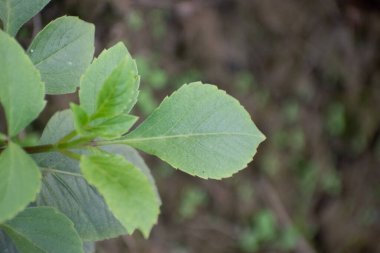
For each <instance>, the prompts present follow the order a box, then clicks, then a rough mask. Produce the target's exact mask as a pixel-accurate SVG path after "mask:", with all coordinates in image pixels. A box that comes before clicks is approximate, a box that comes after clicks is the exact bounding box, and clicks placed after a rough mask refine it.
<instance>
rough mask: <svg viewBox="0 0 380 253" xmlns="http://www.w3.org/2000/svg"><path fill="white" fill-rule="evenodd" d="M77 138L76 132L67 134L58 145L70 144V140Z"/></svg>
mask: <svg viewBox="0 0 380 253" xmlns="http://www.w3.org/2000/svg"><path fill="white" fill-rule="evenodd" d="M75 136H77V132H76V131H75V130H73V131H71V132H70V133H68V134H66V135H65V136H63V137H62V138H61V139H60V140H59V141H58V143H65V142H68V141H69V140H71V139H72V138H74V137H75Z"/></svg>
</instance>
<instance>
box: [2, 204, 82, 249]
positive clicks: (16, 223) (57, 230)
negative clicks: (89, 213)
mask: <svg viewBox="0 0 380 253" xmlns="http://www.w3.org/2000/svg"><path fill="white" fill-rule="evenodd" d="M0 226H1V228H2V229H3V230H4V231H5V232H6V233H7V235H8V236H9V237H10V238H11V239H12V242H13V243H14V244H15V246H16V248H17V249H18V251H19V252H20V253H67V252H70V253H83V244H82V241H81V240H80V238H79V235H78V233H77V232H76V231H75V229H74V226H73V223H72V222H71V221H70V220H69V219H68V218H67V217H66V216H64V215H63V214H61V213H59V212H58V211H56V210H55V209H54V208H50V207H33V208H27V209H25V210H24V211H23V212H21V213H20V214H18V215H17V216H16V217H15V218H13V219H12V220H10V221H8V222H6V223H4V224H2V225H0Z"/></svg>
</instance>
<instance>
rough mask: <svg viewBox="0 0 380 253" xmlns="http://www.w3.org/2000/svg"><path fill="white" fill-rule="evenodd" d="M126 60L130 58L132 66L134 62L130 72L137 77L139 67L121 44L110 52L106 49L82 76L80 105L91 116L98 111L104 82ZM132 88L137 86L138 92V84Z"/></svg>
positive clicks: (110, 49)
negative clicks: (98, 101) (98, 100)
mask: <svg viewBox="0 0 380 253" xmlns="http://www.w3.org/2000/svg"><path fill="white" fill-rule="evenodd" d="M125 58H128V59H129V61H130V62H131V64H132V62H133V66H132V69H131V70H130V71H131V72H132V76H137V75H138V74H137V67H136V66H135V63H134V61H133V59H132V58H131V56H130V54H129V52H128V50H127V48H126V47H125V46H124V44H123V43H121V42H119V43H118V44H116V45H114V46H113V47H111V48H109V49H108V50H107V49H105V50H104V51H103V52H102V53H101V54H100V55H99V57H98V58H96V59H94V61H93V62H92V64H91V65H90V66H89V67H88V69H87V70H86V72H85V73H84V75H83V76H82V79H81V82H80V90H79V98H80V105H81V106H82V107H83V108H84V109H85V111H86V112H87V113H88V114H89V115H92V114H94V113H95V111H96V106H97V98H98V94H99V91H100V90H101V88H102V86H103V84H104V82H105V81H106V80H107V79H108V78H109V76H110V75H111V73H112V72H113V71H114V70H115V68H116V67H117V66H119V65H120V63H121V61H122V60H124V59H125ZM137 81H138V80H137ZM132 86H134V87H136V86H137V87H136V90H137V89H138V82H137V84H133V85H132ZM131 98H132V97H131ZM132 99H133V98H132ZM135 99H136V98H135ZM127 112H128V111H126V113H127Z"/></svg>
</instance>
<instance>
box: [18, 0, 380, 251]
mask: <svg viewBox="0 0 380 253" xmlns="http://www.w3.org/2000/svg"><path fill="white" fill-rule="evenodd" d="M61 15H76V16H79V17H80V18H82V19H84V20H86V21H89V22H92V23H94V24H95V25H96V54H99V52H101V50H102V49H103V48H108V47H110V46H112V45H113V44H115V43H116V42H118V41H123V42H124V43H125V44H126V45H127V46H128V48H129V50H130V52H131V54H132V55H133V56H134V57H136V58H137V59H138V66H139V68H140V70H141V80H142V82H141V90H142V95H141V102H140V103H139V104H138V107H137V110H136V111H135V113H136V114H138V115H139V116H141V118H145V117H146V115H148V114H149V112H150V111H151V110H152V109H153V108H154V107H155V106H156V105H157V104H159V102H160V101H161V100H162V99H163V98H164V97H165V96H167V95H169V94H171V93H172V92H173V91H174V90H175V89H177V88H178V87H179V86H180V85H181V84H183V83H187V82H191V81H198V80H202V81H203V82H205V83H213V84H217V85H218V86H219V87H220V88H221V89H224V90H226V91H227V92H228V93H229V94H231V95H233V96H234V97H236V98H237V99H238V100H239V101H240V102H241V103H242V105H244V107H245V108H246V109H247V110H248V111H249V112H250V114H251V116H252V118H253V120H254V121H255V123H256V124H257V126H258V127H259V129H261V130H262V132H263V133H264V134H265V135H266V136H267V140H266V141H265V143H264V144H262V145H261V146H260V148H259V150H258V154H257V155H256V156H255V158H254V161H253V162H252V163H251V164H250V165H249V167H248V168H247V169H245V170H243V171H242V172H240V173H238V174H236V175H235V176H234V177H232V178H230V179H227V180H222V181H214V180H209V181H205V180H201V179H199V178H194V177H190V176H188V175H186V174H184V173H182V172H179V171H175V170H172V169H171V168H170V167H169V166H167V165H165V164H163V163H161V162H159V161H158V159H155V158H152V157H146V160H147V163H148V164H149V166H150V168H151V169H152V171H153V174H154V176H155V179H156V182H157V185H158V188H159V191H160V194H161V197H162V202H163V205H162V207H161V212H162V213H161V215H160V218H159V222H158V224H157V225H156V226H155V227H154V229H153V231H152V233H151V236H150V238H149V239H148V240H145V239H143V237H142V236H141V234H139V233H135V234H134V235H132V236H124V237H120V238H117V239H113V240H109V241H104V242H100V243H98V244H97V252H99V253H106V252H110V253H121V252H123V253H124V252H131V253H169V252H170V253H240V252H300V253H311V252H321V253H327V252H329V253H330V252H331V253H375V252H380V240H379V234H380V209H379V204H380V184H379V182H380V2H379V1H378V0H337V1H334V0H325V1H307V0H287V1H278V0H265V1H262V0H194V1H174V0H130V1H129V0H108V1H105V0H104V1H101V0H98V1H93V0H81V1H79V0H62V1H58V0H53V1H52V2H51V3H50V4H49V5H48V6H47V7H46V8H45V9H44V10H43V11H42V13H41V14H39V15H38V16H37V17H35V18H34V19H33V20H32V21H31V22H29V23H28V24H27V26H26V27H24V28H23V30H22V31H21V32H20V34H19V39H20V40H21V41H22V43H23V44H24V45H25V46H26V45H28V43H29V42H30V40H31V38H32V36H33V34H36V32H38V30H40V29H42V27H43V26H44V25H46V24H47V23H48V22H50V21H51V20H52V19H54V18H57V17H59V16H61ZM75 100H77V96H76V94H72V95H66V96H59V97H57V96H50V97H49V104H48V107H47V109H46V110H45V111H44V112H43V114H42V115H41V117H40V118H39V119H38V120H37V121H36V122H34V125H33V126H34V130H35V131H37V132H38V131H41V130H42V129H43V127H44V125H45V124H46V122H47V120H48V119H49V118H50V117H51V115H52V114H53V113H54V112H55V111H56V110H60V109H64V108H67V107H68V101H75Z"/></svg>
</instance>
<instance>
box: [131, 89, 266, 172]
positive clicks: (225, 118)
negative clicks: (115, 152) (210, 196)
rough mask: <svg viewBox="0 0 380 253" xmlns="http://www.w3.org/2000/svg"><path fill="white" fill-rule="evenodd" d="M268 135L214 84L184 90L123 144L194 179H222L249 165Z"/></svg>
mask: <svg viewBox="0 0 380 253" xmlns="http://www.w3.org/2000/svg"><path fill="white" fill-rule="evenodd" d="M264 139H265V137H264V135H263V134H262V133H261V132H260V131H259V130H258V129H257V127H256V126H255V124H254V123H253V122H252V120H251V117H250V116H249V114H248V113H247V111H246V110H245V109H244V108H243V107H242V106H241V105H240V104H239V102H238V101H237V100H236V99H234V98H233V97H231V96H229V95H227V94H226V93H225V92H224V91H221V90H218V89H217V87H216V86H213V85H207V84H202V83H200V82H197V83H191V84H188V85H184V86H182V87H181V88H180V89H179V90H178V91H176V92H175V93H173V94H172V95H171V96H170V97H167V98H166V99H165V100H164V101H163V102H162V103H161V105H160V106H159V107H158V108H157V109H156V110H155V111H154V112H153V113H152V114H151V115H150V116H149V117H148V119H146V120H145V121H144V122H143V123H142V124H141V125H140V126H139V127H138V128H137V129H135V130H134V131H132V132H131V133H130V134H128V135H127V136H126V138H125V143H126V144H128V145H131V146H133V147H135V148H138V149H141V150H143V151H145V152H147V153H149V154H153V155H156V156H158V157H159V158H161V159H162V160H164V161H166V162H168V163H169V164H170V165H172V166H173V167H174V168H178V169H180V170H182V171H184V172H187V173H189V174H191V175H196V176H199V177H202V178H214V179H220V178H225V177H229V176H231V175H232V174H233V173H236V172H238V171H239V170H241V169H243V168H244V167H246V166H247V164H248V163H249V162H250V161H251V160H252V157H253V155H254V154H255V153H256V149H257V147H258V145H259V144H260V142H262V141H263V140H264Z"/></svg>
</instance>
